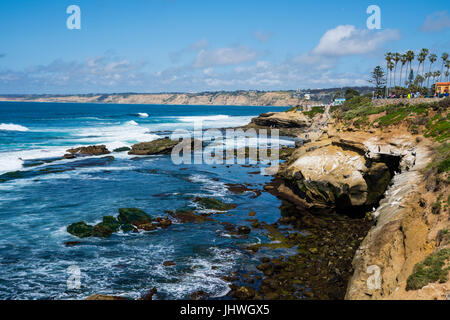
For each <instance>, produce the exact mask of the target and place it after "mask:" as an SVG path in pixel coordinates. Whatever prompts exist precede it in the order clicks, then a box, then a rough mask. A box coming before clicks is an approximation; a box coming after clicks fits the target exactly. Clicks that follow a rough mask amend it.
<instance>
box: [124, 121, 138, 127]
mask: <svg viewBox="0 0 450 320" xmlns="http://www.w3.org/2000/svg"><path fill="white" fill-rule="evenodd" d="M125 124H126V125H128V126H138V125H139V123H137V122H136V121H134V120H131V121H128V122H126V123H125Z"/></svg>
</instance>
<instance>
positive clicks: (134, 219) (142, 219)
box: [117, 208, 152, 227]
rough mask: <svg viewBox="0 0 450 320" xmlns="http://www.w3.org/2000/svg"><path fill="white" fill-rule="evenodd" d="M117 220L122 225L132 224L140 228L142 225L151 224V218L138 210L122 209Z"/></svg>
mask: <svg viewBox="0 0 450 320" xmlns="http://www.w3.org/2000/svg"><path fill="white" fill-rule="evenodd" d="M117 220H119V222H120V223H121V224H132V225H134V226H137V227H138V226H139V225H141V224H146V223H151V222H152V219H151V217H150V216H149V215H148V214H147V213H146V212H145V211H143V210H141V209H137V208H121V209H119V216H118V217H117Z"/></svg>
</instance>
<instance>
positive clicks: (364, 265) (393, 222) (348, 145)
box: [253, 98, 450, 299]
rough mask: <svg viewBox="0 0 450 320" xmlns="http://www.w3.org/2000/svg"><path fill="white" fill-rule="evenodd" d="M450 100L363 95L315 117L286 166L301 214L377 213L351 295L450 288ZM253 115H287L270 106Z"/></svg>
mask: <svg viewBox="0 0 450 320" xmlns="http://www.w3.org/2000/svg"><path fill="white" fill-rule="evenodd" d="M449 107H450V101H449V100H446V101H444V100H443V101H436V100H434V101H433V102H432V103H429V104H416V105H410V104H409V103H405V104H403V103H400V104H396V105H389V104H384V105H383V104H381V105H378V106H377V105H374V104H372V103H371V102H370V99H369V100H364V99H361V98H358V99H356V101H352V102H350V103H349V104H346V105H344V106H343V107H342V108H338V109H336V110H334V113H333V117H332V118H329V119H327V121H326V122H324V123H323V125H322V126H318V118H317V117H316V118H315V119H314V121H313V122H312V124H311V127H314V128H315V130H316V131H318V133H317V134H316V135H315V136H314V138H313V139H312V140H313V141H309V140H308V141H307V142H306V143H305V144H304V145H303V146H299V147H298V148H297V150H296V151H295V152H294V153H293V154H292V156H291V157H290V159H289V160H288V161H287V162H286V163H284V164H283V165H281V167H280V171H279V173H278V176H279V177H281V178H282V181H283V182H282V183H281V184H279V185H278V190H277V195H279V196H280V197H281V198H282V199H284V200H288V201H289V202H291V203H292V204H294V205H295V207H296V208H297V210H299V211H298V212H300V213H299V214H301V212H302V210H307V211H308V212H311V210H313V211H312V212H314V210H317V209H323V210H325V209H327V210H340V212H341V213H342V214H348V213H350V212H352V211H354V210H357V211H359V212H360V213H363V214H364V213H366V214H367V215H370V216H371V217H372V219H373V220H374V221H375V225H374V227H372V228H371V229H370V231H369V232H368V234H367V236H366V237H365V238H364V240H363V241H362V243H361V245H360V247H359V249H358V250H357V251H356V253H355V256H354V259H353V269H354V271H353V275H352V277H351V278H350V279H349V282H348V287H347V294H346V299H448V298H449V297H450V281H449V279H450V274H449V272H450V267H449V266H450V236H449V228H450V219H449V210H448V205H449V204H448V202H449V197H450V193H449V188H448V182H449V175H448V170H449V155H450V154H449V153H450V152H449V144H448V139H449V137H450V126H449V122H448V109H449ZM295 114H296V113H292V116H294V117H295ZM270 117H271V118H272V119H275V118H277V115H276V114H275V115H273V114H272V115H270ZM278 117H279V116H278ZM284 117H286V116H284ZM301 119H303V115H298V120H299V121H300V120H301ZM290 121H291V122H292V121H293V120H292V119H291V120H290ZM253 123H259V124H266V125H268V124H270V126H272V127H280V128H284V124H285V123H284V121H280V122H279V123H278V125H277V123H268V122H267V115H263V116H262V117H260V118H259V119H258V120H254V121H253ZM305 134H307V130H306V131H305V130H304V131H303V133H302V134H301V135H299V137H304V136H305ZM310 138H311V137H310Z"/></svg>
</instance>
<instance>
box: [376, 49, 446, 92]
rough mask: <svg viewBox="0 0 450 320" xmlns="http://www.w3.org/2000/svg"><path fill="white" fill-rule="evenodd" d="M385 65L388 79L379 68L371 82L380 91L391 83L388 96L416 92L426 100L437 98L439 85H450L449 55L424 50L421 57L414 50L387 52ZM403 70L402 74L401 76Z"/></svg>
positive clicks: (419, 53)
mask: <svg viewBox="0 0 450 320" xmlns="http://www.w3.org/2000/svg"><path fill="white" fill-rule="evenodd" d="M385 61H386V73H387V76H386V78H385V77H384V74H385V71H384V70H382V68H381V67H380V66H377V67H376V68H375V69H374V71H373V72H372V77H371V80H370V82H371V83H374V84H376V88H377V91H379V90H380V89H381V87H382V86H383V84H385V83H387V88H386V92H385V94H386V95H390V94H391V93H393V94H395V95H404V94H408V93H416V92H420V93H421V94H422V95H425V96H426V95H433V94H434V83H435V82H437V81H440V82H442V81H449V76H450V74H449V69H450V60H449V55H448V53H447V52H443V53H442V54H441V55H440V56H438V55H437V54H435V53H431V52H430V50H429V49H427V48H423V49H422V50H421V51H420V52H418V53H416V52H414V51H412V50H408V51H406V52H405V53H398V52H395V53H393V52H387V53H386V54H385ZM415 61H417V63H416V66H415V72H414V66H413V63H414V62H415ZM437 62H440V63H437ZM426 64H428V67H427V70H428V72H425V71H426ZM399 66H400V68H399V69H400V72H398V67H399ZM375 79H378V81H375ZM430 84H431V85H430Z"/></svg>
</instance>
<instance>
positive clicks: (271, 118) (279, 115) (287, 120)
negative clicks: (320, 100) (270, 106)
mask: <svg viewBox="0 0 450 320" xmlns="http://www.w3.org/2000/svg"><path fill="white" fill-rule="evenodd" d="M251 122H252V123H253V124H255V125H257V126H261V127H274V128H304V127H309V126H311V123H312V121H311V119H310V118H308V117H307V116H305V115H304V114H303V113H302V112H296V111H295V110H294V111H289V112H276V113H275V112H270V113H263V114H261V115H260V116H259V117H256V118H253V119H252V121H251Z"/></svg>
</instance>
